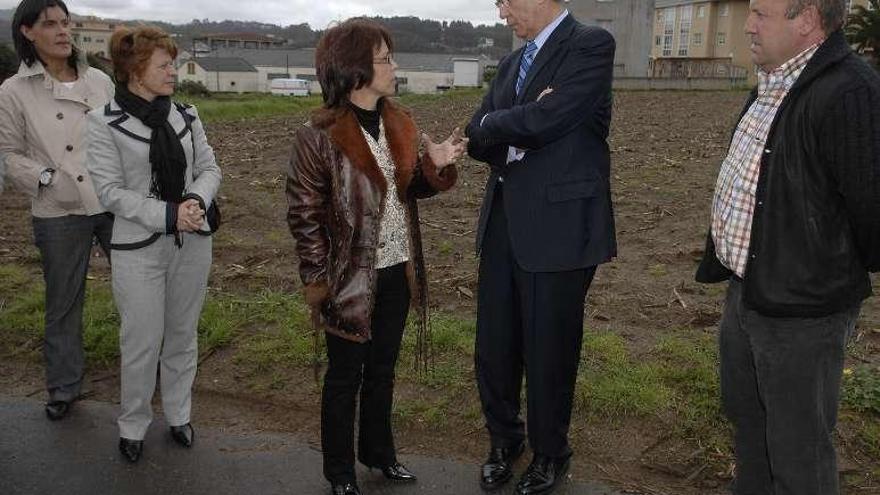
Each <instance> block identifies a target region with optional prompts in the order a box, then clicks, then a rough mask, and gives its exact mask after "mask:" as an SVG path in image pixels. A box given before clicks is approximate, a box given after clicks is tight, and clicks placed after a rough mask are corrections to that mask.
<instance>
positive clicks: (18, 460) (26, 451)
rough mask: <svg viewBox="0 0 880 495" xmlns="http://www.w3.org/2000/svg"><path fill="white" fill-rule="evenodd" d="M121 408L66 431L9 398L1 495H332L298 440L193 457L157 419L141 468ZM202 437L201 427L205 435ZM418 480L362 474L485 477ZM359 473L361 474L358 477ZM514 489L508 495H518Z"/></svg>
mask: <svg viewBox="0 0 880 495" xmlns="http://www.w3.org/2000/svg"><path fill="white" fill-rule="evenodd" d="M115 414H116V407H115V406H113V405H111V404H106V403H101V402H91V401H82V402H78V403H77V404H76V406H75V409H74V410H73V411H72V413H71V415H70V416H69V417H68V418H66V419H65V420H63V421H59V422H50V421H48V420H47V419H46V417H45V414H44V413H43V407H42V403H41V402H38V401H35V400H31V399H22V398H12V397H4V396H0V424H2V425H3V426H2V427H0V494H2V495H32V494H33V495H50V494H64V495H79V494H83V495H103V494H113V495H117V494H119V495H147V494H150V495H153V494H158V495H177V494H181V495H183V494H186V495H202V494H204V495H208V494H210V495H226V494H230V495H231V494H246V495H272V494H295V495H300V494H303V495H309V494H325V493H329V489H328V485H327V483H326V481H324V479H323V477H322V475H321V455H320V453H319V452H317V451H315V450H314V449H313V448H312V447H310V446H309V445H308V444H306V443H305V442H302V441H301V440H298V439H297V438H296V437H294V436H292V435H283V434H256V435H247V436H242V435H229V434H226V433H223V432H222V431H219V430H210V429H202V428H199V429H198V430H197V431H196V434H197V437H196V443H195V445H194V446H193V448H192V449H191V450H189V449H183V448H181V447H179V446H177V445H176V444H174V443H173V442H172V441H171V439H170V437H169V436H168V435H167V427H166V426H165V424H164V423H163V422H162V421H161V419H157V420H156V421H155V422H154V423H153V425H152V426H151V428H150V431H149V432H148V433H147V438H146V439H145V442H144V457H143V458H141V461H140V462H139V463H138V464H135V465H130V464H128V463H127V462H125V461H123V460H122V459H121V458H120V456H119V454H118V453H117V451H116V442H117V441H118V437H117V434H118V433H117V430H116V424H115ZM196 427H197V428H198V425H196ZM401 460H402V461H403V462H404V463H405V464H406V465H407V466H409V467H410V468H411V469H412V470H413V471H414V472H416V473H417V474H418V475H419V477H420V478H419V482H418V483H417V484H414V485H392V484H388V483H386V482H385V481H384V479H383V478H382V476H381V474H379V473H378V472H374V473H372V474H371V473H369V472H368V471H359V472H358V476H359V479H360V486H361V489H362V491H363V492H364V493H365V495H415V494H432V495H433V494H438V495H442V494H456V495H471V494H473V495H481V494H482V493H483V492H482V491H481V490H480V489H479V487H478V485H477V481H476V476H477V467H476V466H474V465H470V464H461V463H458V462H453V461H447V460H443V459H432V458H428V457H421V456H415V455H406V456H403V457H402V459H401ZM359 469H360V467H359ZM511 492H512V489H510V488H508V489H507V490H503V491H500V492H496V493H499V494H501V495H505V494H509V493H511ZM556 493H557V494H558V495H575V494H577V495H619V494H618V493H617V492H613V491H612V490H610V489H608V488H607V487H603V486H600V485H596V484H590V483H575V482H573V481H570V480H569V481H567V482H566V483H565V484H564V485H563V486H562V487H561V489H560V490H558V491H557V492H556Z"/></svg>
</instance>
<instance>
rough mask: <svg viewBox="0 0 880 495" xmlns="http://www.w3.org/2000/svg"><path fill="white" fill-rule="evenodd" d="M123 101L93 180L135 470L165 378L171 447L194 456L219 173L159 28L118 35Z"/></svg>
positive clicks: (96, 155) (98, 113) (122, 427)
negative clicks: (194, 400) (107, 234)
mask: <svg viewBox="0 0 880 495" xmlns="http://www.w3.org/2000/svg"><path fill="white" fill-rule="evenodd" d="M110 52H111V57H112V59H113V65H114V72H115V75H116V80H117V88H116V96H115V97H114V99H113V100H112V101H111V102H110V103H109V104H107V105H106V106H105V107H104V108H100V109H97V110H95V111H93V112H91V113H90V114H89V132H88V138H89V147H88V160H86V163H88V167H89V172H90V174H91V176H92V180H93V181H94V184H95V190H96V191H97V193H98V198H99V200H100V201H101V204H102V205H103V206H104V207H105V208H107V210H109V211H111V212H113V213H114V214H115V215H116V222H115V225H114V227H113V238H112V242H111V244H110V247H111V253H112V254H111V261H112V263H113V296H114V298H115V300H116V306H117V308H118V309H119V314H120V317H121V319H122V329H121V332H120V351H121V365H122V373H121V384H122V391H121V406H122V412H121V414H120V416H119V419H118V424H119V436H120V439H119V449H120V452H121V453H122V454H123V456H124V457H125V458H126V459H128V460H129V461H131V462H136V461H137V460H138V459H139V458H140V456H141V452H142V450H143V438H144V436H145V434H146V432H147V428H148V427H149V425H150V422H151V420H152V416H153V411H152V407H151V405H150V402H151V399H152V397H153V391H154V389H155V387H156V371H157V368H158V371H159V376H160V380H161V391H162V408H163V410H164V413H165V420H166V422H167V423H168V425H169V426H170V427H171V436H172V438H173V439H174V440H175V441H176V442H178V443H179V444H181V445H183V446H185V447H189V446H191V445H192V442H193V435H194V431H193V428H192V425H191V424H190V404H191V397H192V384H193V380H194V378H195V374H196V363H197V333H196V330H197V326H198V322H199V315H200V313H201V310H202V304H203V302H204V299H205V290H206V287H207V282H208V272H209V271H210V268H211V237H210V233H211V229H210V226H209V222H208V220H207V217H210V214H208V215H207V217H206V213H208V205H211V204H212V200H213V198H214V197H215V195H216V194H217V189H218V188H219V186H220V179H221V174H220V169H219V168H218V167H217V163H216V160H215V159H214V152H213V151H212V149H211V147H210V146H209V145H208V141H207V139H206V137H205V130H204V127H203V126H202V123H201V121H200V120H199V117H198V113H197V112H196V110H195V108H193V107H191V106H186V105H181V104H178V103H175V102H172V101H171V99H170V96H171V95H172V94H173V93H174V80H175V74H176V71H175V68H174V58H175V57H176V56H177V48H176V46H175V45H174V42H173V41H172V40H171V38H170V37H169V36H168V35H167V34H165V33H164V32H162V31H161V30H159V29H156V28H151V27H138V28H136V29H133V30H132V29H125V28H123V29H120V30H117V31H116V32H115V33H114V34H113V37H112V38H111V41H110Z"/></svg>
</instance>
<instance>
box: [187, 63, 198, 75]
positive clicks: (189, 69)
mask: <svg viewBox="0 0 880 495" xmlns="http://www.w3.org/2000/svg"><path fill="white" fill-rule="evenodd" d="M186 73H187V74H189V75H191V76H192V75H193V74H195V73H196V64H194V63H192V62H189V63H187V64H186Z"/></svg>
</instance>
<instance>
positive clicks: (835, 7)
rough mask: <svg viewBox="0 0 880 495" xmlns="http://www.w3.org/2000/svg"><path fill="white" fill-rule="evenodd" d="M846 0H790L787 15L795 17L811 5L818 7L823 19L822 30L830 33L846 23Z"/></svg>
mask: <svg viewBox="0 0 880 495" xmlns="http://www.w3.org/2000/svg"><path fill="white" fill-rule="evenodd" d="M846 4H847V2H846V0H789V2H788V10H787V11H786V12H785V15H786V17H788V18H789V19H794V18H795V17H797V16H799V15H800V14H801V12H803V11H804V9H806V8H807V7H809V6H810V5H813V6H815V7H816V10H817V11H818V12H819V17H820V18H821V19H822V30H823V31H825V34H826V35H829V34H831V33H833V32H835V31H837V30H838V29H840V28H842V27H843V25H844V24H845V23H846Z"/></svg>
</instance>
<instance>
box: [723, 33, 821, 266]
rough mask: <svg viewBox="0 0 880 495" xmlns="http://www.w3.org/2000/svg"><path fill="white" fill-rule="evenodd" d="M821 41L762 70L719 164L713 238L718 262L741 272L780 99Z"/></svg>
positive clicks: (747, 250) (747, 251)
mask: <svg viewBox="0 0 880 495" xmlns="http://www.w3.org/2000/svg"><path fill="white" fill-rule="evenodd" d="M820 44H821V43H820ZM820 44H816V45H813V46H812V47H810V48H808V49H806V50H804V51H803V52H801V53H800V54H799V55H797V56H795V57H794V58H792V59H791V60H789V61H788V62H786V63H784V64H783V65H781V66H780V67H779V68H777V69H775V70H774V71H772V72H770V73H767V72H764V71H763V70H758V98H757V99H756V100H755V102H754V103H752V106H751V107H749V110H748V111H747V112H746V113H745V115H743V118H742V120H740V121H739V124H738V125H737V126H736V131H735V132H734V134H733V141H731V143H730V149H729V150H728V152H727V157H726V158H725V159H724V162H723V163H722V164H721V171H720V172H719V173H718V181H717V182H716V183H715V197H714V200H713V202H712V240H713V241H714V242H715V252H716V255H717V256H718V261H720V262H721V263H722V264H723V265H724V266H726V267H727V268H729V269H730V270H732V271H733V272H734V273H735V274H736V275H738V276H740V277H743V276H745V272H746V260H747V258H748V254H749V241H750V240H751V234H752V218H753V216H754V213H755V191H756V189H757V188H758V174H759V172H760V171H761V156H762V155H763V154H764V153H765V150H764V147H765V146H766V144H767V136H768V134H769V133H770V128H771V127H772V125H773V119H774V118H775V117H776V112H777V111H778V110H779V106H780V105H781V104H782V100H784V99H785V96H786V95H788V92H789V90H790V89H791V87H792V86H793V85H794V83H795V81H797V79H798V77H800V75H801V73H802V72H803V71H804V69H805V68H806V66H807V63H808V62H809V61H810V59H811V58H813V55H814V54H815V53H816V50H818V49H819V45H820ZM767 152H769V151H767Z"/></svg>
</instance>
